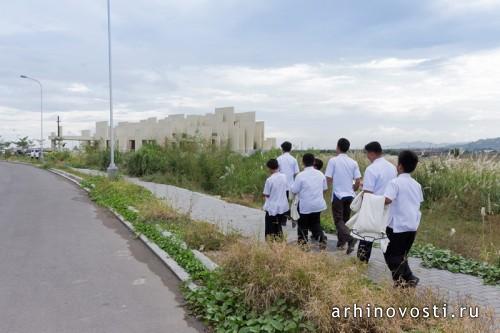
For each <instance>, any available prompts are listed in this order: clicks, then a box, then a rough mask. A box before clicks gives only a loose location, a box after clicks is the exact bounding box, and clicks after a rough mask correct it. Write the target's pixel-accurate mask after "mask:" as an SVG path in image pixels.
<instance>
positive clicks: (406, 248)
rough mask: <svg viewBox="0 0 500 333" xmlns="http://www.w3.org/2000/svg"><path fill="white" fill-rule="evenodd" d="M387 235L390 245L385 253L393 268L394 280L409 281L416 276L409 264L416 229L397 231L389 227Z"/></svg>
mask: <svg viewBox="0 0 500 333" xmlns="http://www.w3.org/2000/svg"><path fill="white" fill-rule="evenodd" d="M386 233H387V237H388V238H389V241H390V242H389V245H388V246H387V251H385V253H384V258H385V262H386V263H387V266H388V267H389V269H390V270H391V273H392V279H393V280H394V281H402V282H408V281H410V280H411V279H412V278H413V277H414V276H413V273H412V271H411V269H410V265H408V253H409V252H410V249H411V246H412V245H413V241H414V240H415V236H416V235H417V232H416V231H408V232H398V233H395V232H394V231H393V230H392V228H389V227H387V229H386Z"/></svg>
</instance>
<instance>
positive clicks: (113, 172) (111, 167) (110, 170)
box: [107, 0, 118, 178]
mask: <svg viewBox="0 0 500 333" xmlns="http://www.w3.org/2000/svg"><path fill="white" fill-rule="evenodd" d="M107 5H108V72H109V135H110V139H109V140H110V144H111V147H110V148H111V149H110V150H111V151H110V154H111V156H110V163H109V167H108V170H107V171H108V177H109V178H115V177H116V175H117V173H118V168H117V167H116V165H115V135H114V124H113V76H112V62H111V4H110V0H107Z"/></svg>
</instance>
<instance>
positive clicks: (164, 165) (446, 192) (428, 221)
mask: <svg viewBox="0 0 500 333" xmlns="http://www.w3.org/2000/svg"><path fill="white" fill-rule="evenodd" d="M68 154H69V153H54V157H52V156H51V157H48V158H54V159H55V160H56V162H55V163H56V165H71V166H75V167H87V168H89V167H90V168H97V169H105V167H106V166H107V163H108V158H109V153H108V152H105V151H98V150H96V149H94V148H87V149H86V151H85V152H83V153H71V155H70V156H68ZM47 155H48V156H50V155H51V154H47ZM278 155H279V151H271V152H265V153H261V152H257V153H255V154H252V155H250V156H243V155H241V154H238V153H234V152H231V151H229V150H228V149H225V148H216V147H214V146H211V145H206V144H204V143H196V142H193V141H189V142H186V143H184V144H183V143H180V144H177V145H170V146H168V147H160V146H158V145H146V146H143V147H142V148H141V149H139V150H138V151H137V152H132V153H126V154H117V161H118V163H119V164H120V168H121V170H122V171H125V172H126V173H127V174H129V175H133V176H138V177H142V178H144V179H146V180H149V181H154V182H159V183H167V184H172V185H177V186H181V187H185V188H189V189H192V190H198V191H203V192H207V193H210V194H215V195H220V196H222V197H224V198H225V199H226V200H229V201H232V202H237V203H241V204H244V205H248V206H253V207H259V206H260V205H261V204H262V196H261V191H262V186H263V183H264V180H265V178H266V177H267V174H266V170H265V168H264V164H265V162H266V161H267V160H268V159H269V158H271V157H276V156H278ZM299 155H300V153H299V154H298V155H297V157H298V158H299V159H300V156H299ZM318 156H319V157H320V158H322V159H323V161H324V162H327V160H328V158H329V157H330V156H326V155H321V154H318ZM353 157H354V158H355V159H356V160H357V161H358V163H359V165H360V167H361V169H362V170H364V168H366V166H367V165H368V160H367V159H366V157H365V156H364V154H362V153H360V152H357V153H356V152H355V153H353ZM389 158H390V159H391V160H394V158H393V157H392V156H391V157H389ZM415 178H416V179H417V180H418V181H419V182H420V183H421V184H422V187H423V189H424V192H425V198H426V201H425V203H424V207H423V218H422V224H421V227H420V229H419V233H418V236H417V243H420V244H427V243H430V244H433V245H435V246H438V247H440V248H444V249H450V250H452V251H453V252H455V253H457V254H459V255H462V256H464V257H466V258H470V259H474V260H477V261H485V262H488V263H490V264H493V265H496V266H500V248H499V244H500V181H499V179H500V164H499V162H498V159H495V158H488V159H487V158H484V157H475V158H472V157H471V158H458V157H448V156H446V157H442V158H439V157H432V158H422V160H421V163H420V165H419V167H418V168H417V170H416V172H415ZM325 196H326V198H329V197H330V196H329V193H328V194H326V195H325ZM328 201H329V200H328ZM483 207H484V213H485V215H484V216H482V215H481V209H482V208H483ZM322 225H323V227H324V228H325V230H326V231H328V232H334V231H335V229H334V225H333V223H332V217H331V212H330V209H328V210H327V211H325V212H324V213H323V214H322Z"/></svg>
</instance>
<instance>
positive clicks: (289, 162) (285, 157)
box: [277, 153, 300, 189]
mask: <svg viewBox="0 0 500 333" xmlns="http://www.w3.org/2000/svg"><path fill="white" fill-rule="evenodd" d="M277 160H278V165H279V171H280V172H281V173H283V174H284V175H285V176H286V179H287V181H288V189H290V188H291V187H292V184H293V179H294V177H295V175H296V174H298V173H299V171H300V169H299V163H298V162H297V160H296V159H295V157H293V156H292V155H290V153H283V154H282V155H281V156H279V157H278V158H277Z"/></svg>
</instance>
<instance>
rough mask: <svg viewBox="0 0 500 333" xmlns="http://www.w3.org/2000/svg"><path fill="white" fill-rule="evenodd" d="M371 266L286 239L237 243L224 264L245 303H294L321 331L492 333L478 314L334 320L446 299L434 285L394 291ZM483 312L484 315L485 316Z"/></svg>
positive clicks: (256, 306) (258, 307) (262, 306)
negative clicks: (335, 312)
mask: <svg viewBox="0 0 500 333" xmlns="http://www.w3.org/2000/svg"><path fill="white" fill-rule="evenodd" d="M365 271H366V266H364V265H362V264H360V263H358V262H356V261H355V260H350V259H339V258H336V257H334V256H330V255H328V254H326V253H313V252H304V251H302V250H301V249H300V248H299V247H297V246H291V245H288V244H286V243H284V242H283V243H262V242H261V243H258V242H252V243H250V244H249V243H243V242H238V243H235V244H234V245H232V246H231V247H230V248H229V249H228V251H227V252H226V254H225V256H224V257H223V259H222V262H221V271H220V274H221V279H223V280H224V281H226V285H229V286H237V287H238V288H240V289H242V290H243V293H244V295H245V297H244V299H245V303H246V304H247V305H248V306H249V307H250V308H251V309H253V310H255V311H265V310H267V309H270V308H272V307H273V306H275V304H277V303H279V302H282V303H283V304H293V305H295V306H297V308H298V309H300V310H301V312H302V313H303V314H304V316H305V319H306V320H307V321H309V322H310V323H312V324H313V325H314V327H315V328H316V330H317V331H318V332H488V331H490V330H491V324H492V320H493V319H492V317H491V316H492V314H491V313H486V312H485V313H481V316H482V317H481V318H482V320H474V319H473V318H464V319H459V320H457V319H450V318H424V316H420V317H418V318H412V317H411V316H405V317H401V316H396V317H395V318H387V317H386V318H373V317H372V318H368V317H367V316H366V315H365V316H364V317H363V318H354V317H353V316H352V315H351V316H349V317H341V318H333V317H332V308H333V307H338V308H340V309H342V310H341V311H342V312H343V309H344V308H345V307H346V306H350V307H352V306H353V304H357V305H358V306H367V305H368V304H370V306H371V307H374V306H378V307H382V308H384V309H387V308H389V307H395V308H398V307H400V308H402V309H404V308H408V311H409V309H410V308H412V307H419V308H420V309H422V308H423V307H428V306H429V305H432V304H436V305H438V306H442V305H443V304H444V303H447V302H446V300H445V299H444V298H443V297H441V296H440V295H438V294H436V293H435V292H432V291H431V290H429V289H417V290H415V289H394V288H393V287H392V286H389V285H380V284H374V283H372V282H370V281H369V280H368V279H367V278H366V277H365ZM483 316H484V317H483Z"/></svg>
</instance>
